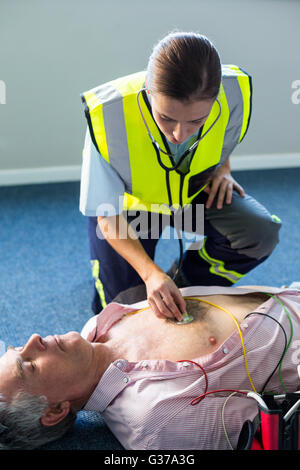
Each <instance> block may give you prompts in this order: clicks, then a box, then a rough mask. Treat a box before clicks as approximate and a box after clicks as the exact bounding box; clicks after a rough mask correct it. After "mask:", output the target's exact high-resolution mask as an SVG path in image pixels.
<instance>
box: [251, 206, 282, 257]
mask: <svg viewBox="0 0 300 470" xmlns="http://www.w3.org/2000/svg"><path fill="white" fill-rule="evenodd" d="M281 225H282V224H281V220H280V219H279V218H278V217H277V216H273V215H272V216H269V217H263V218H261V219H260V220H259V221H256V222H255V223H254V226H253V235H254V240H255V245H256V256H255V258H257V259H260V258H263V257H265V256H269V255H270V254H271V253H272V251H273V250H274V248H275V247H276V245H277V244H278V242H279V230H280V228H281Z"/></svg>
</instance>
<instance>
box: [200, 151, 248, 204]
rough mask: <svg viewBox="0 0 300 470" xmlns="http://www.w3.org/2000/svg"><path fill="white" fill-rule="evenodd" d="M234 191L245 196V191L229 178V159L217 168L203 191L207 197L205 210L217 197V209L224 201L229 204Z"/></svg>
mask: <svg viewBox="0 0 300 470" xmlns="http://www.w3.org/2000/svg"><path fill="white" fill-rule="evenodd" d="M234 189H235V190H236V191H237V192H238V193H239V194H240V196H241V197H244V196H245V191H244V189H243V188H242V186H240V185H239V184H238V183H237V182H236V181H235V179H234V178H233V177H232V176H231V172H230V164H229V159H228V160H226V162H225V163H224V164H223V165H222V166H221V167H220V168H219V170H218V171H217V173H216V176H215V177H214V179H213V180H212V182H211V184H210V186H207V187H206V188H205V189H204V192H206V193H207V194H208V195H209V196H208V199H207V202H206V205H205V207H206V209H209V208H210V207H211V206H212V203H213V201H214V199H215V197H216V196H217V209H222V207H223V204H224V201H225V203H226V204H231V201H232V192H233V190H234Z"/></svg>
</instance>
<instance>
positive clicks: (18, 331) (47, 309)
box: [0, 168, 300, 450]
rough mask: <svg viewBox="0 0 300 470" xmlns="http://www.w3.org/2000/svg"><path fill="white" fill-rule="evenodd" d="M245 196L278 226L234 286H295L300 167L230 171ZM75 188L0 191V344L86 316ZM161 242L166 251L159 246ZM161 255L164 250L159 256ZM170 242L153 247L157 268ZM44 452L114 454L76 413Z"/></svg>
mask: <svg viewBox="0 0 300 470" xmlns="http://www.w3.org/2000/svg"><path fill="white" fill-rule="evenodd" d="M234 176H235V178H236V179H237V180H238V181H239V183H240V184H242V185H243V186H244V188H245V189H246V191H247V193H248V194H250V195H251V196H253V197H255V198H256V199H257V200H258V201H259V202H261V203H262V204H264V205H265V206H266V207H267V209H268V210H269V211H270V212H271V213H272V214H276V215H277V216H279V217H280V218H281V219H282V222H283V227H282V230H281V233H280V240H281V241H280V244H279V245H278V246H277V248H276V249H275V251H274V253H273V254H272V256H271V257H270V258H269V259H268V260H267V261H266V262H265V263H264V264H263V265H261V266H260V267H258V268H256V269H255V270H253V271H252V272H250V273H249V274H248V275H247V276H245V277H244V278H243V280H242V281H240V282H239V285H245V284H247V285H248V284H260V285H261V284H262V285H272V286H281V285H285V284H286V285H288V284H290V283H291V282H292V281H300V259H299V258H298V256H299V246H300V230H299V223H300V210H299V201H300V185H299V181H300V168H296V169H295V168H294V169H284V170H264V171H248V172H235V173H234ZM78 201H79V183H61V184H48V185H32V186H21V187H2V188H0V207H1V212H0V224H1V231H0V260H1V262H0V292H1V299H0V340H1V341H2V343H0V344H1V345H2V347H3V345H4V344H5V346H7V345H9V344H11V345H13V346H18V345H21V344H23V343H24V342H25V341H27V339H28V338H29V336H30V335H31V334H32V333H34V332H36V333H39V334H40V335H41V336H46V335H48V334H53V333H57V334H62V333H65V332H67V331H70V330H78V331H80V330H81V328H82V326H83V325H84V323H85V322H86V321H87V319H88V318H90V316H92V312H91V309H90V301H91V296H92V290H93V284H92V279H91V273H90V265H89V247H88V239H87V221H86V219H85V217H84V216H82V215H81V214H80V212H79V209H78ZM167 243H168V246H167ZM166 248H167V249H166ZM177 254H178V242H177V241H176V240H173V241H172V242H167V241H166V240H160V241H159V243H158V248H157V253H156V261H157V263H158V264H159V265H160V266H161V267H163V268H164V269H166V270H167V269H168V267H169V266H170V265H171V264H172V261H173V259H174V258H175V257H176V256H177ZM46 448H48V449H87V450H89V449H104V450H105V449H110V450H114V449H121V446H120V444H119V443H118V442H117V441H116V439H115V438H114V437H113V436H112V434H111V433H110V431H109V430H108V428H107V427H106V426H105V424H104V422H103V421H102V419H101V418H99V417H98V415H96V414H95V413H84V412H81V413H79V416H78V419H77V422H76V426H75V429H74V431H72V432H71V433H70V434H69V435H68V436H66V437H65V438H64V439H62V440H61V441H60V442H57V443H55V444H51V445H50V444H49V445H48V446H46Z"/></svg>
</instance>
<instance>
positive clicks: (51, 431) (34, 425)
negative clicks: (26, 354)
mask: <svg viewBox="0 0 300 470" xmlns="http://www.w3.org/2000/svg"><path fill="white" fill-rule="evenodd" d="M47 406H49V403H48V401H47V399H46V398H45V397H43V396H32V395H29V394H28V393H25V392H22V391H21V392H18V393H17V394H16V395H15V396H14V398H13V399H12V400H11V401H10V402H8V401H6V400H5V399H4V397H3V396H2V395H1V394H0V449H1V450H4V449H22V450H23V449H24V450H29V449H36V448H39V447H41V446H42V445H44V444H46V443H48V442H51V441H55V440H56V439H59V438H61V437H62V436H63V435H64V434H65V433H66V432H67V431H68V430H69V429H70V428H71V427H72V426H73V424H74V422H75V420H76V412H75V411H74V410H73V409H72V408H71V410H70V412H69V414H68V415H67V416H66V417H65V418H64V419H63V420H62V421H61V422H60V423H58V424H56V425H54V426H44V425H43V424H42V423H41V417H42V416H43V413H44V410H45V408H46V407H47Z"/></svg>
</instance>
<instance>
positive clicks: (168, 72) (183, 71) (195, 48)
mask: <svg viewBox="0 0 300 470" xmlns="http://www.w3.org/2000/svg"><path fill="white" fill-rule="evenodd" d="M220 84H221V62H220V57H219V54H218V52H217V50H216V48H215V47H214V45H213V44H212V43H211V41H210V40H209V39H207V38H206V37H205V36H203V35H201V34H197V33H184V32H177V33H170V34H169V35H168V36H166V37H165V38H163V39H162V40H161V41H160V42H159V43H158V44H157V45H156V46H155V47H154V49H153V52H152V54H151V56H150V59H149V63H148V69H147V88H148V89H149V90H150V91H151V93H162V94H163V95H166V96H169V97H172V98H176V99H179V100H187V101H198V100H205V99H215V98H216V97H217V95H218V93H219V89H220Z"/></svg>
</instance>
